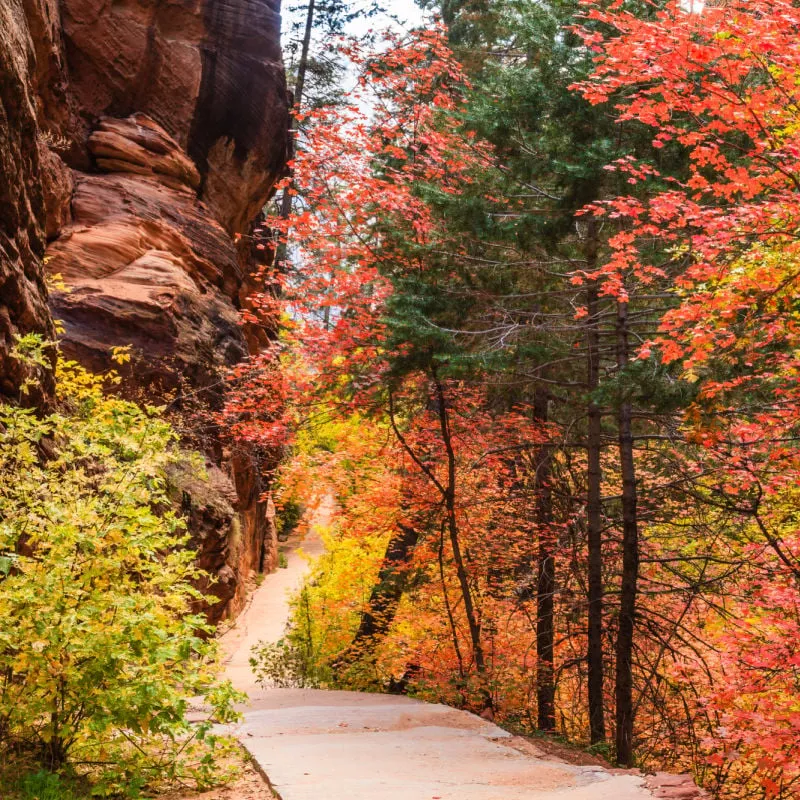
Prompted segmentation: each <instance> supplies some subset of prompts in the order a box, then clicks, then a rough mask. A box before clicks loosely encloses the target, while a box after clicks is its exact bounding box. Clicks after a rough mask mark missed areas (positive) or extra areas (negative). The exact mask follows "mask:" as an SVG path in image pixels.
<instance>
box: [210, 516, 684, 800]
mask: <svg viewBox="0 0 800 800" xmlns="http://www.w3.org/2000/svg"><path fill="white" fill-rule="evenodd" d="M331 511H332V503H331V502H327V503H323V504H322V505H321V506H320V508H319V510H318V511H317V513H316V519H315V524H316V526H317V527H316V528H315V526H314V525H312V526H311V531H310V532H309V533H308V534H307V535H306V538H305V540H304V541H302V542H291V543H290V544H291V548H292V549H291V552H289V553H287V560H288V568H286V569H279V570H277V571H276V572H275V573H273V574H272V575H269V576H267V578H266V579H265V581H264V583H263V584H262V585H261V586H260V587H259V588H258V589H257V591H256V592H255V594H254V596H253V600H252V603H251V604H250V606H249V608H248V609H247V610H246V611H245V612H244V613H243V615H242V616H241V617H240V618H239V620H238V621H237V626H236V628H234V629H233V630H231V631H229V632H228V633H227V634H225V636H223V647H224V649H225V652H226V653H227V656H228V661H227V674H228V677H230V678H231V680H232V681H233V683H234V685H235V686H236V687H237V688H239V689H242V690H244V691H246V692H247V693H248V694H249V695H250V698H251V699H250V702H249V704H248V706H247V708H246V709H245V715H244V721H243V722H242V723H241V724H240V725H239V726H238V727H237V729H236V735H237V736H238V738H239V739H240V741H241V742H242V744H243V745H244V746H245V747H246V748H247V749H248V750H249V751H250V753H251V754H252V755H253V757H254V758H255V759H256V761H257V762H258V764H259V765H260V767H261V768H262V769H263V771H264V772H265V773H266V774H267V775H268V776H269V778H270V781H271V783H272V785H273V787H274V788H275V790H276V792H277V793H278V795H279V796H280V797H281V798H282V800H652V798H653V796H654V795H653V794H651V792H650V791H649V790H648V789H646V788H645V787H644V785H643V781H642V779H641V778H638V777H635V776H633V775H629V774H612V773H610V772H608V771H606V770H604V769H602V768H598V767H577V766H572V765H569V764H564V763H561V762H559V761H556V760H552V759H548V758H547V757H538V756H537V755H536V754H535V753H536V751H535V748H533V747H531V746H525V745H524V743H522V744H521V740H519V739H516V738H514V737H511V736H509V734H507V733H506V732H505V731H503V730H501V729H500V728H498V727H497V726H496V725H493V724H491V723H489V722H486V721H484V720H483V719H480V718H478V717H476V716H474V715H472V714H469V713H466V712H463V711H456V710H454V709H451V708H448V707H446V706H442V705H432V704H428V703H422V702H418V701H415V700H411V699H408V698H402V697H395V696H390V695H374V694H360V693H357V692H328V691H321V690H310V689H261V688H259V687H258V686H257V685H256V684H255V681H254V679H253V676H252V674H251V672H250V668H249V665H248V658H249V655H250V648H251V647H252V645H253V644H255V643H256V642H257V641H258V640H259V639H263V640H267V641H275V640H277V639H279V638H280V637H281V635H282V632H283V627H284V624H285V621H286V618H287V612H288V604H287V595H288V593H289V592H290V591H292V590H293V589H295V588H296V587H298V586H299V585H300V583H301V582H302V579H303V577H304V576H305V574H306V573H307V571H308V563H307V561H306V560H305V559H304V558H303V557H302V556H301V555H299V554H298V553H297V547H298V546H299V547H301V548H302V549H303V551H305V552H306V553H309V554H312V555H313V554H317V553H320V552H322V544H321V542H320V540H319V531H318V527H319V526H322V525H325V524H328V521H329V519H330V515H331ZM678 796H680V795H678Z"/></svg>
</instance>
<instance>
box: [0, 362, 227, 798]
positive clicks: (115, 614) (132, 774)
mask: <svg viewBox="0 0 800 800" xmlns="http://www.w3.org/2000/svg"><path fill="white" fill-rule="evenodd" d="M57 380H58V386H59V398H58V408H59V410H58V411H57V412H56V413H53V414H50V415H48V416H46V417H44V418H40V417H38V416H37V415H36V414H35V413H34V412H32V411H29V410H26V409H22V408H17V407H14V406H10V405H0V760H4V759H6V758H8V757H9V756H10V755H13V754H14V753H16V754H17V756H21V755H23V754H24V755H25V756H26V757H28V758H30V757H31V756H33V757H34V758H36V759H37V760H38V762H39V763H40V764H41V765H42V766H43V767H45V768H46V769H47V770H49V771H64V772H66V771H72V772H74V773H81V774H85V775H88V776H89V777H90V778H91V780H92V785H93V793H94V794H107V795H111V794H114V793H118V792H120V791H125V792H126V793H128V794H129V795H131V796H136V795H137V793H138V792H139V791H140V789H141V788H142V787H144V786H146V785H152V784H153V783H154V782H170V781H173V780H176V779H181V780H183V781H186V780H192V781H193V782H195V783H196V784H199V785H205V784H208V783H209V782H211V781H212V779H213V776H214V769H215V758H214V754H215V750H217V749H218V748H220V747H224V744H223V743H222V741H221V740H219V739H218V738H217V737H216V736H214V735H213V734H212V732H211V726H212V720H213V719H218V720H221V721H229V720H231V719H232V718H233V717H234V716H235V715H234V712H233V711H232V702H233V701H235V700H236V699H237V698H238V696H237V694H236V693H235V692H234V691H233V689H232V687H231V686H230V685H229V684H227V683H220V682H219V680H218V667H217V659H216V643H215V642H214V640H213V638H210V634H211V633H212V629H211V628H210V627H209V626H208V625H207V624H206V622H205V620H204V618H202V617H200V616H199V615H197V614H193V613H191V611H192V608H193V607H196V606H197V604H198V601H200V600H201V595H200V593H199V592H198V591H197V590H196V589H195V588H194V586H193V584H194V583H195V582H196V581H197V580H198V578H200V572H199V571H198V570H197V568H196V567H195V566H194V555H193V553H192V552H191V551H189V550H187V549H186V547H185V545H186V540H187V535H186V531H185V526H184V523H183V521H182V520H181V519H180V518H178V517H177V516H176V514H175V513H174V511H173V510H172V508H171V506H170V503H169V500H168V496H167V490H166V482H165V469H166V467H167V466H168V465H169V464H170V462H171V461H174V460H175V459H176V458H177V457H178V450H177V445H176V435H175V433H174V432H173V430H172V429H171V427H170V426H169V424H168V423H167V422H165V421H164V419H163V418H162V417H161V416H160V415H159V412H158V410H156V409H152V408H148V409H142V408H139V407H138V406H137V405H135V404H133V403H130V402H127V401H124V400H120V399H118V398H115V397H113V396H109V395H107V394H105V393H104V392H103V386H102V381H101V380H100V379H99V378H97V377H95V376H93V375H90V374H89V373H87V372H85V371H84V370H82V369H81V368H80V367H78V366H77V365H76V364H74V363H61V364H60V366H59V368H58V374H57ZM184 457H185V456H184ZM190 698H200V699H202V700H203V702H204V705H205V707H207V708H209V709H210V713H209V716H208V719H206V720H205V721H204V722H202V723H199V724H190V723H188V722H187V721H186V712H187V709H188V706H189V700H190Z"/></svg>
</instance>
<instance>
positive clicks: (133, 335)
mask: <svg viewBox="0 0 800 800" xmlns="http://www.w3.org/2000/svg"><path fill="white" fill-rule="evenodd" d="M279 11H280V8H279V0H60V2H59V0H4V2H3V4H2V9H0V126H1V127H2V132H0V171H1V172H0V174H1V175H2V186H0V287H1V288H2V292H1V293H0V375H2V376H3V377H2V383H0V392H1V393H3V394H4V395H6V396H15V395H16V394H18V391H19V384H20V382H21V381H22V380H23V379H24V377H25V375H24V374H23V373H22V372H21V371H20V368H19V367H18V366H17V364H16V362H14V361H12V360H10V359H8V358H7V352H8V347H9V345H10V343H11V342H12V340H13V337H14V334H15V333H20V332H21V333H26V332H29V331H35V332H40V333H43V334H44V335H45V336H48V337H49V336H51V335H52V333H53V328H52V322H51V316H50V315H48V313H47V307H46V303H45V297H46V292H45V288H44V277H43V265H46V270H47V271H48V272H50V273H51V274H58V275H60V276H61V279H62V280H63V282H64V283H66V285H67V287H68V291H52V292H51V294H50V299H49V302H50V308H51V311H52V317H54V318H55V319H58V320H61V321H62V323H63V325H64V335H63V337H62V348H63V350H64V351H65V353H66V354H67V355H68V356H69V357H73V358H75V359H77V360H78V361H80V362H82V363H83V364H85V365H87V366H88V367H90V368H92V369H94V370H97V371H101V370H104V369H107V368H109V367H110V366H111V361H110V354H111V349H112V348H113V347H117V346H128V345H129V346H131V348H132V351H131V352H132V362H131V367H130V369H128V370H127V371H126V373H125V376H124V377H125V384H124V391H125V392H126V393H127V394H129V395H131V396H135V397H141V398H143V399H148V400H157V401H159V402H164V403H167V404H168V408H169V412H170V414H171V415H172V416H173V417H174V419H175V422H176V424H177V425H178V426H179V427H180V428H181V430H182V432H183V433H184V435H185V438H186V440H187V443H188V444H190V445H191V446H193V447H195V448H198V449H201V450H202V452H204V453H205V454H206V456H207V471H208V474H209V480H208V481H207V482H202V483H199V482H197V481H195V480H194V479H193V478H190V477H188V476H187V475H182V474H181V471H180V470H179V471H177V473H176V475H175V476H174V479H175V483H176V492H177V494H178V495H179V501H180V502H181V503H182V504H183V506H184V509H185V511H186V512H187V514H188V516H189V519H190V522H191V526H192V531H193V534H194V536H195V542H196V545H197V547H198V549H199V552H200V563H201V566H203V567H204V568H205V569H207V570H208V571H209V572H211V573H212V574H213V575H215V576H216V577H217V579H218V581H217V583H216V585H215V587H214V589H213V591H214V593H215V594H216V595H217V596H218V598H219V602H218V603H216V604H215V605H214V607H213V609H212V615H213V616H214V617H217V618H218V617H220V616H222V615H224V614H226V613H235V612H236V611H237V610H238V608H239V607H240V606H241V604H242V602H243V598H244V584H245V581H246V579H247V577H248V575H249V574H250V573H251V572H252V571H253V570H257V569H259V568H261V567H264V568H270V566H272V563H273V562H274V560H275V558H276V550H275V531H274V523H273V521H272V516H273V515H272V511H271V504H270V503H269V501H268V497H267V495H266V494H265V490H266V489H267V488H268V487H266V486H265V485H264V484H263V482H262V477H261V475H262V472H263V469H262V468H263V466H264V460H265V459H266V460H267V461H268V460H269V458H270V454H263V453H256V452H254V451H253V450H252V449H246V448H237V449H236V451H235V452H232V451H231V447H230V445H229V444H228V443H226V442H225V441H224V440H221V439H220V437H219V436H218V431H216V430H215V428H214V426H213V424H209V423H207V424H205V425H201V424H199V423H198V417H197V412H198V411H204V410H209V409H210V410H213V409H215V408H218V407H219V405H220V404H221V403H222V401H223V393H224V381H223V379H222V376H223V372H224V369H225V368H226V367H227V366H230V365H232V364H234V363H236V362H237V361H239V360H241V359H242V358H243V357H245V356H246V354H247V352H248V346H250V347H252V346H254V343H255V342H256V341H258V340H259V338H260V339H261V340H263V334H261V335H260V336H259V335H254V336H248V337H245V336H244V334H243V331H242V328H241V326H240V325H239V321H238V309H239V307H240V305H241V303H242V301H243V299H244V296H245V294H246V290H247V286H248V280H249V276H250V274H251V273H252V272H253V270H254V268H255V267H256V255H257V254H259V253H260V251H258V250H257V249H256V248H255V247H253V246H252V240H251V238H250V237H249V234H250V232H251V228H252V226H253V223H254V221H255V220H256V218H257V217H258V215H259V213H260V210H261V208H262V207H263V205H264V202H265V201H266V199H267V198H268V196H269V194H270V192H271V191H272V187H273V185H274V183H275V181H276V180H277V179H278V178H279V177H280V175H281V173H282V171H283V169H284V165H285V162H286V158H287V147H288V132H287V131H288V110H287V95H286V87H285V79H284V74H283V67H282V64H281V55H280V16H279ZM238 235H241V236H238ZM248 340H249V341H248ZM49 390H50V386H49V384H48V383H46V382H45V384H44V394H45V395H46V394H47V392H48V391H49ZM38 399H39V401H41V398H38Z"/></svg>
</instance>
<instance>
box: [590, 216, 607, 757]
mask: <svg viewBox="0 0 800 800" xmlns="http://www.w3.org/2000/svg"><path fill="white" fill-rule="evenodd" d="M586 261H587V265H588V268H589V269H592V268H593V267H594V265H595V263H596V261H597V239H596V235H595V234H594V232H593V231H592V232H591V235H590V240H589V245H588V247H587V258H586ZM586 308H587V311H588V315H587V317H586V353H587V389H588V392H589V403H588V408H587V412H588V430H587V436H586V459H587V473H586V532H587V545H588V572H589V574H588V584H589V585H588V597H587V603H588V628H587V643H586V646H587V668H588V690H589V735H590V738H591V742H592V744H596V743H598V742H603V741H605V738H606V724H605V715H604V710H603V538H602V506H601V501H600V497H601V495H600V489H601V481H602V473H601V469H600V452H601V447H602V421H603V420H602V412H601V409H600V407H599V406H598V405H597V403H596V402H595V400H594V398H593V394H594V392H595V391H596V390H597V387H598V385H599V383H600V331H599V327H600V322H599V317H598V313H599V300H598V291H597V285H596V284H595V283H592V284H590V285H589V288H588V291H587V296H586Z"/></svg>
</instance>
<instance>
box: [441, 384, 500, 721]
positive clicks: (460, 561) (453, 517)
mask: <svg viewBox="0 0 800 800" xmlns="http://www.w3.org/2000/svg"><path fill="white" fill-rule="evenodd" d="M432 377H433V383H434V387H435V389H436V405H437V411H438V414H439V428H440V430H441V433H442V440H443V442H444V447H445V451H446V453H447V484H446V485H445V487H444V488H445V493H444V498H443V499H444V505H445V513H446V521H447V532H448V536H449V539H450V549H451V550H452V552H453V564H454V565H455V568H456V577H457V578H458V585H459V587H460V589H461V599H462V601H463V603H464V614H465V616H466V618H467V626H468V628H469V636H470V643H471V644H472V657H473V659H474V661H475V667H476V668H477V670H478V674H479V675H481V676H482V675H483V674H484V673H485V671H486V659H485V657H484V653H483V644H482V642H481V623H480V620H479V619H478V614H477V612H476V610H475V603H474V600H473V597H472V589H471V588H470V585H469V576H468V574H467V568H466V564H465V562H464V556H463V554H462V552H461V542H460V537H459V531H458V517H457V514H456V455H455V450H454V448H453V437H452V432H451V430H450V415H449V412H448V408H447V398H446V397H445V394H444V389H443V387H442V384H441V382H440V380H439V378H438V376H437V374H436V371H435V370H432ZM485 704H486V707H487V708H490V707H491V698H490V696H489V695H488V692H487V694H486V698H485Z"/></svg>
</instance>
